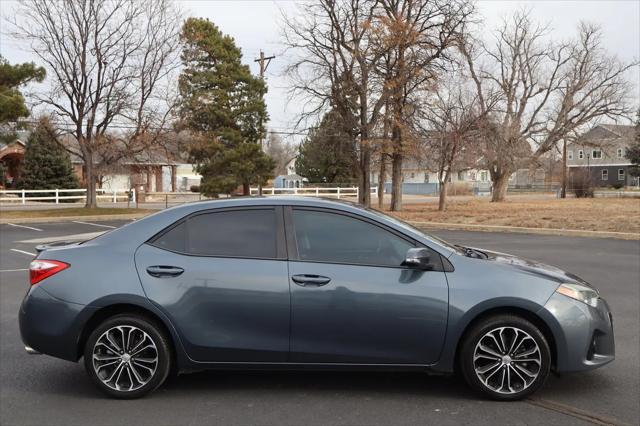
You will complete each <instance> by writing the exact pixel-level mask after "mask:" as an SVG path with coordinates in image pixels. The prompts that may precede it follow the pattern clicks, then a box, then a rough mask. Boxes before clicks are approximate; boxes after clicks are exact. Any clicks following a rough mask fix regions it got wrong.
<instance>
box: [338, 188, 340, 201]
mask: <svg viewBox="0 0 640 426" xmlns="http://www.w3.org/2000/svg"><path fill="white" fill-rule="evenodd" d="M339 199H340V187H338V200H339Z"/></svg>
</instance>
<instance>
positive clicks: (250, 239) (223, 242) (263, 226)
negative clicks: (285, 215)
mask: <svg viewBox="0 0 640 426" xmlns="http://www.w3.org/2000/svg"><path fill="white" fill-rule="evenodd" d="M276 232H277V224H276V215H275V210H273V209H259V210H234V211H225V212H217V213H205V214H200V215H197V216H192V217H190V218H188V219H187V220H186V222H184V223H183V224H180V225H178V226H176V227H174V228H172V229H171V230H169V231H168V232H166V233H164V234H163V235H162V236H160V238H158V239H156V240H155V241H154V243H153V244H154V245H155V246H157V247H160V248H165V249H168V250H174V251H179V252H183V253H189V254H194V255H204V256H231V257H258V258H275V257H276Z"/></svg>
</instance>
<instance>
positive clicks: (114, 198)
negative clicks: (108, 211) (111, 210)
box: [113, 189, 118, 204]
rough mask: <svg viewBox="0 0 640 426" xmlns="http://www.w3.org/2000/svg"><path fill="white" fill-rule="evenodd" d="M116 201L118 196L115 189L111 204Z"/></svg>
mask: <svg viewBox="0 0 640 426" xmlns="http://www.w3.org/2000/svg"><path fill="white" fill-rule="evenodd" d="M117 203H118V196H117V195H116V190H115V189H114V190H113V204H117Z"/></svg>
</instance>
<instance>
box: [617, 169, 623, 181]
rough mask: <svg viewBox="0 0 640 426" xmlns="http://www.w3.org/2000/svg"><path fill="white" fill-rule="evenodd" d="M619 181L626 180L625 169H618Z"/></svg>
mask: <svg viewBox="0 0 640 426" xmlns="http://www.w3.org/2000/svg"><path fill="white" fill-rule="evenodd" d="M618 180H624V169H618Z"/></svg>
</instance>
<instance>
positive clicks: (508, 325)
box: [458, 315, 551, 401]
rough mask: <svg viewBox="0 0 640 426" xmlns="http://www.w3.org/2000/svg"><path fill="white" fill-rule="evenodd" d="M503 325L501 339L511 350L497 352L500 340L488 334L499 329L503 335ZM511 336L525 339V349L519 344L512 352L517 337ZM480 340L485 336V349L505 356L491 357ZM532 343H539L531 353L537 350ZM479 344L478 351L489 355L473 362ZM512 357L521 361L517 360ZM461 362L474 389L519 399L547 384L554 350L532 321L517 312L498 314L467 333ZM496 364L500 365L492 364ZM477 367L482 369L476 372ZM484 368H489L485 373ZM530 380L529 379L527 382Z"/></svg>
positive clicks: (461, 350) (497, 395)
mask: <svg viewBox="0 0 640 426" xmlns="http://www.w3.org/2000/svg"><path fill="white" fill-rule="evenodd" d="M503 327H505V328H504V329H503V331H502V333H503V334H502V336H503V337H504V339H501V340H504V341H505V342H502V346H503V347H507V346H509V349H507V350H506V351H505V350H500V351H498V350H496V349H500V348H501V347H500V346H499V345H500V344H501V343H498V342H496V343H495V344H494V343H493V341H494V340H493V339H492V338H491V336H487V334H488V333H491V332H497V333H498V335H500V334H499V333H500V331H499V330H500V329H501V328H503ZM516 330H518V331H516ZM522 332H524V333H526V334H523V333H522ZM527 335H528V336H527ZM510 337H513V338H514V339H516V340H515V342H516V343H515V344H514V345H517V344H518V343H517V342H518V340H517V339H518V338H520V339H522V340H523V343H522V345H524V349H521V348H522V345H520V347H519V348H517V351H515V350H514V351H511V349H512V347H513V346H514V345H512V343H513V342H514V340H513V339H511V340H510ZM481 339H485V340H483V343H482V347H483V348H488V349H489V350H492V351H493V352H495V353H498V354H502V357H500V358H498V357H496V358H497V360H496V359H494V358H489V357H494V354H490V353H489V352H485V351H484V350H483V349H480V346H479V342H480V340H481ZM533 342H535V345H537V349H538V351H537V352H534V353H533V354H532V355H527V353H528V352H530V351H532V350H535V349H536V348H535V346H534V345H533ZM492 344H493V346H491V345H492ZM477 346H478V348H479V349H478V354H481V355H488V357H487V358H485V357H484V356H480V357H478V360H477V361H474V357H475V354H476V347H477ZM518 352H519V353H518ZM513 359H520V360H519V361H517V362H515V361H513ZM528 359H532V360H533V359H535V360H537V361H539V365H538V363H537V362H535V361H532V362H528V361H527V360H528ZM458 361H459V367H460V370H461V372H462V375H463V377H464V379H465V380H466V382H467V384H468V385H469V386H470V387H471V388H472V389H475V390H476V391H479V392H481V393H482V394H484V395H485V396H487V397H489V398H491V399H494V400H499V401H516V400H520V399H523V398H526V397H527V396H529V395H531V394H532V393H534V392H535V391H537V390H538V389H540V387H541V386H542V385H544V383H545V381H546V380H547V377H548V376H549V371H550V367H551V351H550V349H549V344H548V342H547V340H546V339H545V337H544V335H543V334H542V332H540V330H539V329H538V328H537V327H536V326H535V325H533V324H532V323H531V322H529V321H527V320H526V319H524V318H522V317H519V316H515V315H496V316H492V317H487V318H485V319H482V320H480V321H479V322H478V323H477V324H475V325H473V326H472V328H471V329H470V330H469V331H468V332H467V333H466V334H465V335H464V337H463V341H462V344H461V349H460V354H459V360H458ZM496 365H497V367H491V366H496ZM476 367H478V370H479V372H476ZM485 368H487V369H488V371H487V372H486V373H485V374H484V375H483V374H482V372H483V371H484V369H485ZM523 369H524V370H523ZM525 371H527V372H530V373H534V374H535V378H531V377H530V376H528V375H527V374H525ZM507 373H508V374H507ZM492 374H493V376H491V375H492ZM479 375H482V376H483V378H484V379H485V380H484V381H483V380H482V379H481V378H480V377H479ZM512 377H513V379H511V378H512ZM511 380H513V382H512V381H511ZM527 380H529V382H528V383H527ZM507 384H508V385H507Z"/></svg>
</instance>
